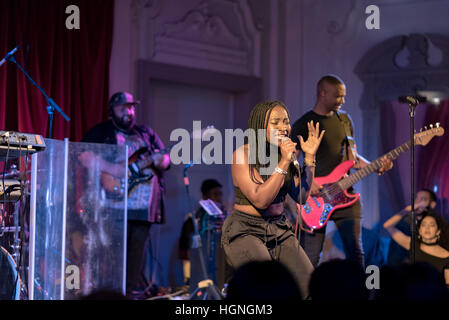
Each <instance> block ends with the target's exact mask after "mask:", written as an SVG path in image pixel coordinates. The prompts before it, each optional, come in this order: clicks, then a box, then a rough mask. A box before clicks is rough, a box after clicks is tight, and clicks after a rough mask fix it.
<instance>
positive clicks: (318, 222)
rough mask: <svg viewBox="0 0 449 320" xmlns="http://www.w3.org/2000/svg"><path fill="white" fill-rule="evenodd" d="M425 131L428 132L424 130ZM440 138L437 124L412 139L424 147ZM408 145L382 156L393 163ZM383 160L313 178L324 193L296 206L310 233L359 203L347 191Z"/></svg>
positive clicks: (346, 164) (348, 163)
mask: <svg viewBox="0 0 449 320" xmlns="http://www.w3.org/2000/svg"><path fill="white" fill-rule="evenodd" d="M425 128H426V129H427V127H425ZM443 134H444V129H443V127H440V126H439V123H437V124H436V126H435V127H434V126H433V125H430V129H428V130H425V131H421V132H420V133H416V134H415V135H414V140H415V144H416V145H422V146H425V145H427V144H428V143H429V141H430V140H431V139H432V138H433V137H434V136H442V135H443ZM410 145H411V143H410V141H408V142H406V143H404V144H402V145H401V146H399V147H397V148H396V149H394V150H392V151H390V152H389V153H387V154H385V156H386V157H387V158H388V159H391V160H394V159H396V158H397V157H398V156H399V155H400V154H401V153H403V152H405V151H407V150H409V149H410ZM383 157H384V156H382V157H380V158H378V159H376V160H375V161H373V162H371V163H370V164H369V165H368V166H366V167H365V168H363V169H360V170H358V171H356V172H354V173H353V174H351V175H349V176H346V174H347V172H348V171H349V170H350V169H351V168H352V167H353V166H354V161H351V160H348V161H344V162H342V163H340V164H339V165H338V166H337V167H336V168H335V169H334V170H333V171H332V172H331V173H330V174H329V175H327V176H325V177H317V178H315V179H314V181H315V183H316V184H318V185H320V186H323V189H321V191H320V194H319V195H315V196H312V195H310V196H309V198H307V201H306V203H305V204H304V205H303V206H302V209H301V207H300V205H299V204H297V209H298V212H300V213H301V218H302V220H303V222H305V224H306V225H307V226H308V227H309V228H310V229H312V230H316V229H320V228H322V227H324V226H325V225H326V224H327V222H328V221H329V218H330V217H331V215H332V213H333V212H334V211H335V210H337V209H341V208H346V207H349V206H350V205H352V204H354V203H355V202H356V201H357V200H359V198H360V194H359V193H355V194H350V193H348V191H347V189H348V188H349V187H351V186H352V185H354V184H355V183H356V182H358V181H360V180H361V179H363V178H364V177H366V176H368V175H369V174H371V173H373V172H376V171H377V170H379V168H380V167H381V166H382V163H381V158H383Z"/></svg>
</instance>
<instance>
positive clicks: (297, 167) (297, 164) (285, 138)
mask: <svg viewBox="0 0 449 320" xmlns="http://www.w3.org/2000/svg"><path fill="white" fill-rule="evenodd" d="M287 140H291V139H290V138H289V137H283V138H282V142H284V141H287ZM291 159H292V162H293V165H294V166H295V168H296V169H297V170H298V172H301V170H300V169H299V162H298V159H296V154H295V153H294V152H292V155H291Z"/></svg>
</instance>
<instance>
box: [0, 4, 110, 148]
mask: <svg viewBox="0 0 449 320" xmlns="http://www.w3.org/2000/svg"><path fill="white" fill-rule="evenodd" d="M70 5H76V6H78V8H79V11H80V29H79V30H78V29H72V30H69V29H67V28H66V19H67V18H68V17H69V16H70V13H66V8H67V7H68V6H70ZM113 6H114V2H113V0H95V1H92V0H39V1H37V0H1V1H0V56H1V57H0V59H2V58H3V57H4V56H5V55H6V53H7V52H9V51H10V50H11V49H13V48H14V47H15V46H16V45H17V44H19V43H21V46H20V48H19V50H18V51H17V53H16V54H15V57H16V60H17V62H18V63H20V64H21V65H22V66H23V67H24V68H25V70H27V71H28V73H29V74H30V76H31V77H32V78H33V79H34V80H35V81H36V82H37V83H38V84H39V85H40V86H41V87H42V88H43V89H44V91H45V92H46V93H47V95H48V96H49V97H50V98H52V99H53V100H54V101H55V102H56V104H57V105H58V106H59V107H60V108H61V109H62V110H63V111H64V112H65V113H66V114H67V115H68V116H69V117H70V118H71V121H70V122H66V121H65V120H64V119H63V118H62V116H61V115H60V114H59V113H57V112H55V114H54V123H53V125H54V135H53V137H54V138H55V139H63V138H65V137H68V138H70V140H71V141H79V140H80V139H81V138H82V136H83V134H84V133H85V132H86V131H87V130H88V129H89V128H91V127H92V126H93V125H95V124H97V123H99V122H101V121H103V120H104V119H106V118H107V116H108V106H107V101H108V98H109V60H110V55H111V47H112V33H113V11H114V10H113ZM46 106H47V103H46V100H45V98H44V97H43V95H42V94H41V92H40V91H39V90H38V89H37V88H36V87H34V86H33V85H32V84H31V83H30V82H29V81H28V79H27V78H26V77H25V76H24V74H23V73H22V72H21V71H20V70H19V69H18V67H17V66H16V65H15V64H13V63H12V62H7V63H6V64H3V65H2V66H0V129H1V130H13V131H20V132H29V133H38V134H41V135H43V136H44V137H47V125H48V114H47V110H46Z"/></svg>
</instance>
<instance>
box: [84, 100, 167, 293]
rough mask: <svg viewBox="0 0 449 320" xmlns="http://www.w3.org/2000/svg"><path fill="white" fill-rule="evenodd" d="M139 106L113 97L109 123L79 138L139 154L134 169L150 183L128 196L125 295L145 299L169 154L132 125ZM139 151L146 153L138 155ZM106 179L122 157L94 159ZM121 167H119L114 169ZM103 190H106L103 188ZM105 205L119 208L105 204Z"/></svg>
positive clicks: (87, 155)
mask: <svg viewBox="0 0 449 320" xmlns="http://www.w3.org/2000/svg"><path fill="white" fill-rule="evenodd" d="M139 103H140V102H139V101H135V100H134V98H133V96H132V95H131V94H130V93H127V92H117V93H115V94H114V95H113V96H112V97H111V99H110V101H109V108H110V119H109V120H107V121H105V122H102V123H100V124H98V125H96V126H94V127H93V128H92V129H90V130H89V131H88V132H87V134H86V135H85V136H84V137H83V140H82V141H83V142H92V143H107V144H117V145H126V146H127V147H128V154H129V155H133V154H135V153H136V152H138V153H139V159H138V160H137V161H135V162H134V164H135V165H137V166H139V164H141V163H144V164H145V166H142V167H141V168H138V169H139V170H140V171H141V173H142V174H143V175H147V176H151V179H148V180H143V181H142V182H141V183H139V184H137V185H136V186H135V187H134V188H132V189H131V190H130V192H129V194H128V240H127V243H128V247H127V272H126V273H127V281H126V287H127V294H128V296H129V297H130V298H138V297H142V298H145V292H146V290H145V289H146V288H148V287H149V284H148V281H147V279H145V277H144V275H143V267H144V261H145V252H146V250H145V249H146V246H147V243H148V240H149V230H150V226H151V224H153V223H164V222H165V205H164V193H165V184H164V179H163V172H164V171H166V170H168V169H169V167H170V158H169V154H168V153H166V154H163V153H158V151H160V150H162V149H164V144H163V143H162V141H161V139H160V138H159V136H158V135H157V134H156V132H154V130H153V129H151V128H149V127H147V126H138V125H136V114H135V106H136V105H138V104H139ZM141 150H146V152H144V153H142V152H141ZM94 157H98V156H96V155H95V154H93V153H92V152H84V153H82V154H81V155H80V157H79V160H80V161H81V163H82V164H83V165H84V166H85V167H89V164H90V163H92V161H93V159H94ZM97 160H99V161H101V168H103V169H104V170H105V171H106V172H105V174H108V175H110V176H112V177H113V176H114V173H116V172H117V170H119V169H118V168H120V170H123V162H124V161H125V160H126V159H125V156H124V155H117V157H116V158H115V159H113V161H108V160H111V159H98V158H97ZM119 163H121V165H120V166H119V165H117V164H119ZM104 187H105V189H106V190H107V189H108V188H107V186H104ZM108 202H109V203H108V205H117V206H118V208H119V207H121V205H122V204H120V203H118V202H114V201H112V200H111V201H108Z"/></svg>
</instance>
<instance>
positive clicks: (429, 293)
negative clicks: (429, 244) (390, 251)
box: [375, 262, 449, 300]
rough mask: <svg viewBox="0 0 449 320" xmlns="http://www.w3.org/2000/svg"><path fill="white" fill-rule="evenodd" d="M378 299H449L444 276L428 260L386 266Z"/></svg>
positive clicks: (381, 272)
mask: <svg viewBox="0 0 449 320" xmlns="http://www.w3.org/2000/svg"><path fill="white" fill-rule="evenodd" d="M375 299H376V300H448V299H449V291H448V289H447V287H446V285H445V284H444V278H443V275H442V274H441V272H439V271H438V270H437V269H436V268H435V267H434V266H432V265H431V264H429V263H426V262H416V263H415V264H402V265H400V266H384V267H383V268H382V269H381V271H380V289H379V290H377V291H376V295H375Z"/></svg>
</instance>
